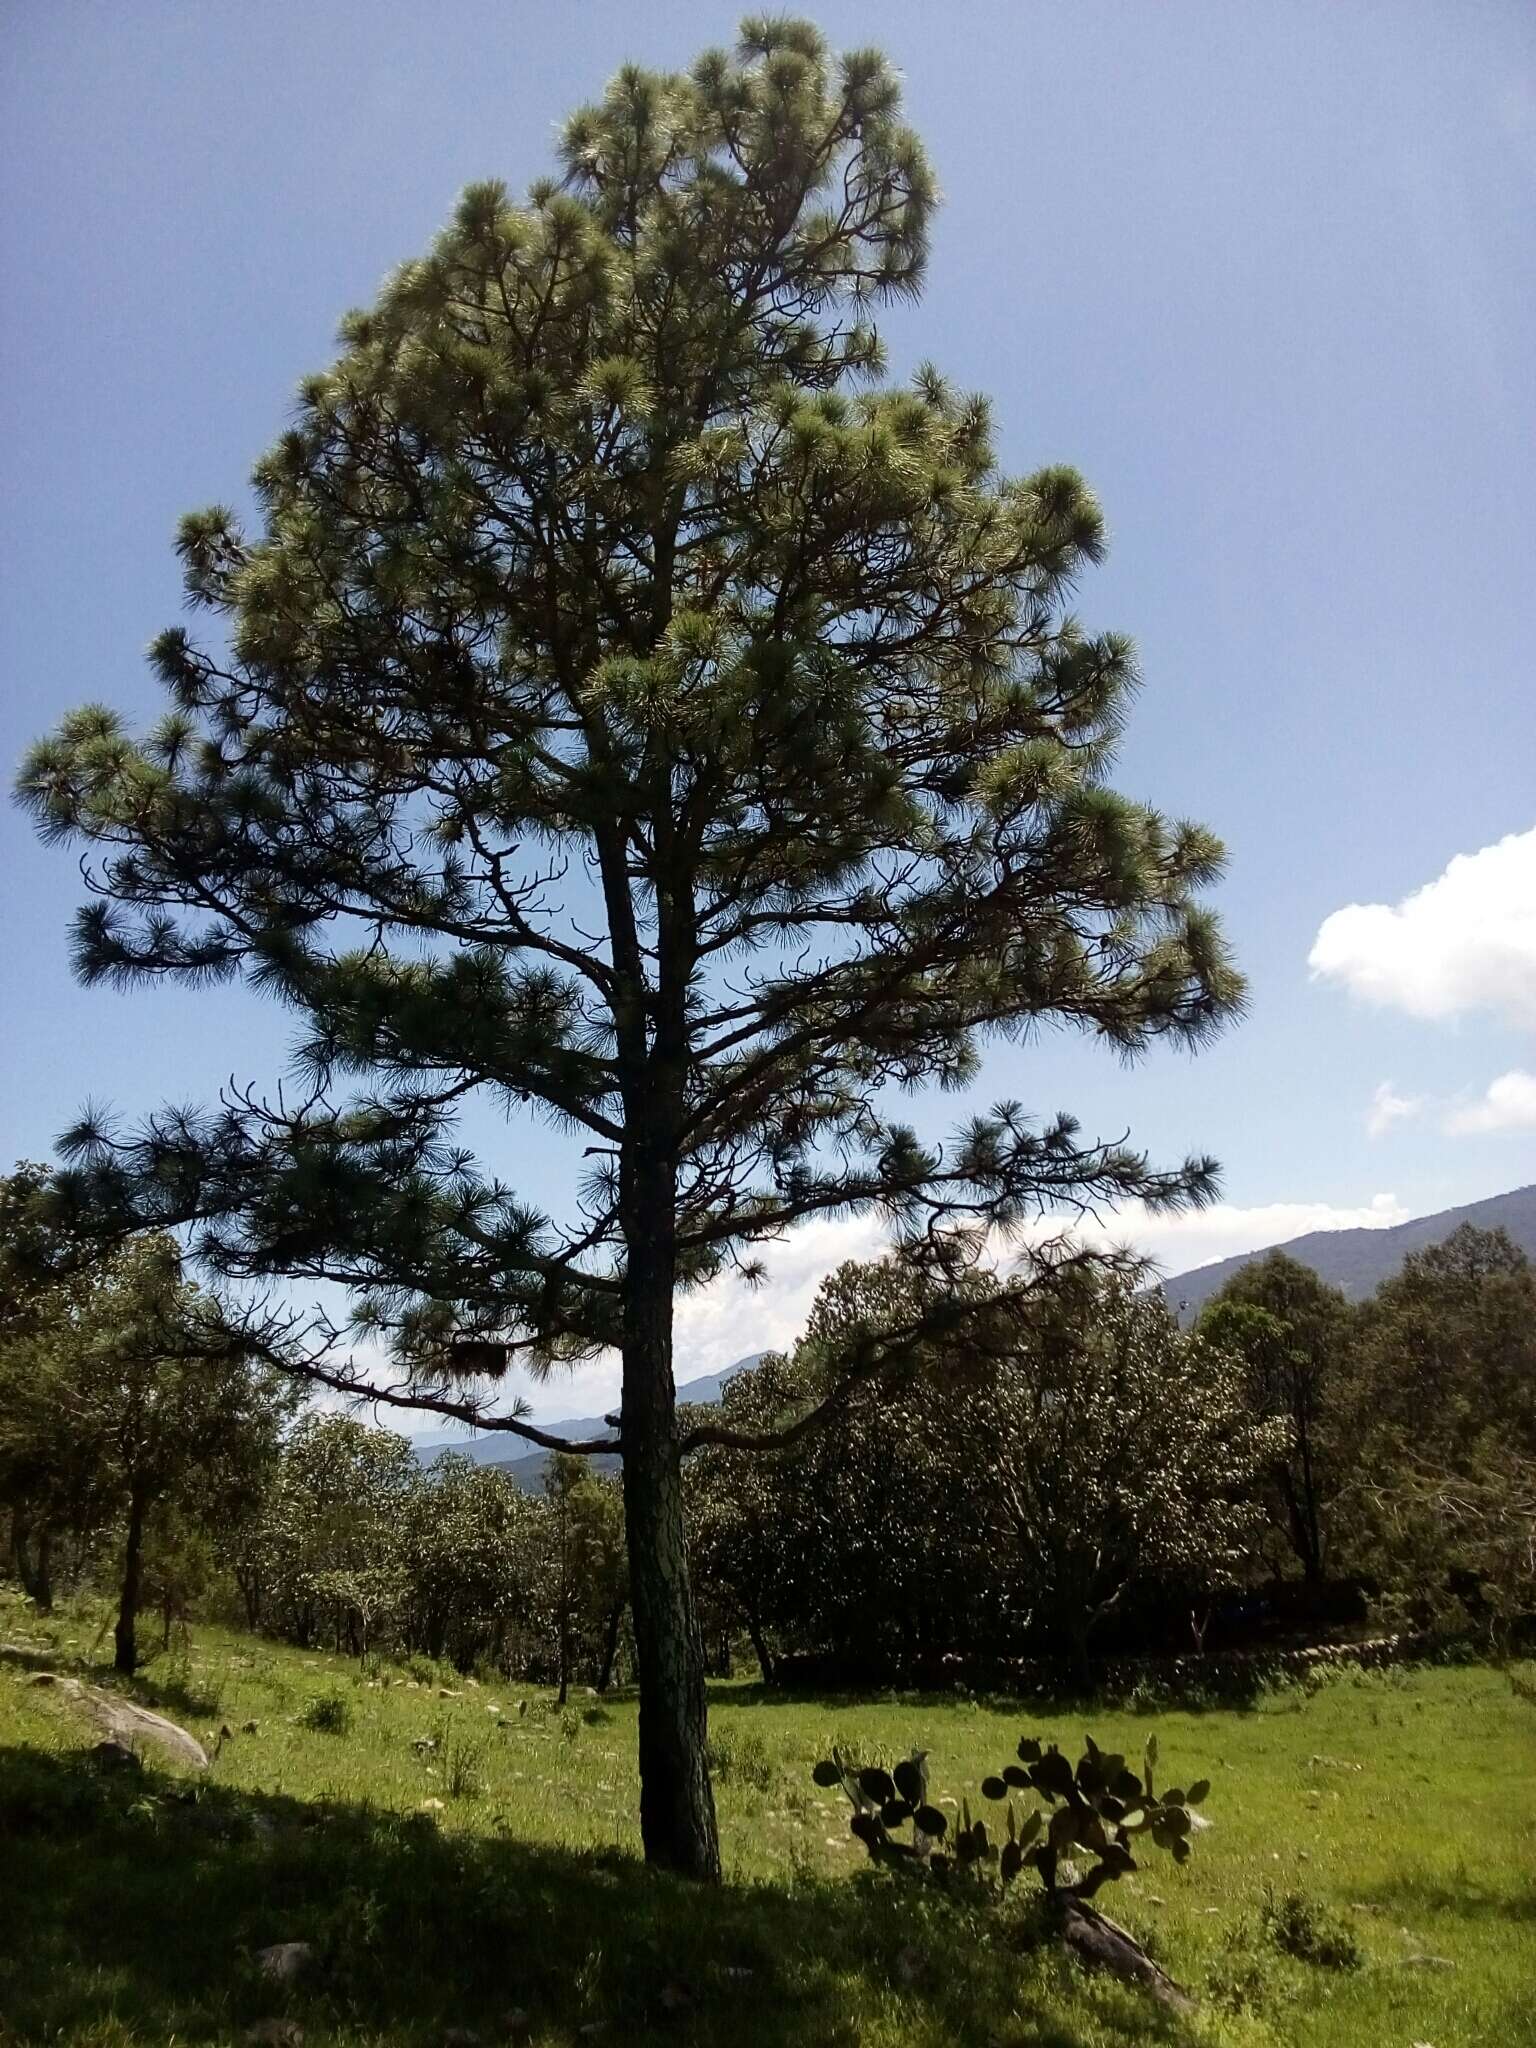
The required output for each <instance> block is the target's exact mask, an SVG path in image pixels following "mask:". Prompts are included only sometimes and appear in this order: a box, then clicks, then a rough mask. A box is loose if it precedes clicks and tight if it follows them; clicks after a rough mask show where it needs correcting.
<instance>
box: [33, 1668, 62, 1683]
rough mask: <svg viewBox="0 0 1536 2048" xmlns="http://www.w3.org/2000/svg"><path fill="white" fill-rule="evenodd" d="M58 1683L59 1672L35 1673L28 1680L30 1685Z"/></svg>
mask: <svg viewBox="0 0 1536 2048" xmlns="http://www.w3.org/2000/svg"><path fill="white" fill-rule="evenodd" d="M58 1682H59V1674H58V1673H57V1671H34V1672H33V1674H32V1676H31V1677H30V1678H29V1679H28V1680H27V1683H28V1685H57V1684H58Z"/></svg>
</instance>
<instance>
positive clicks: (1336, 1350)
mask: <svg viewBox="0 0 1536 2048" xmlns="http://www.w3.org/2000/svg"><path fill="white" fill-rule="evenodd" d="M1197 1327H1198V1329H1199V1330H1200V1333H1201V1335H1202V1336H1204V1337H1205V1338H1206V1339H1207V1341H1208V1342H1209V1343H1211V1344H1213V1345H1215V1346H1216V1347H1217V1348H1218V1349H1219V1350H1223V1351H1227V1352H1230V1353H1231V1354H1232V1355H1233V1356H1234V1357H1236V1358H1238V1359H1240V1360H1241V1361H1242V1364H1243V1367H1244V1371H1245V1374H1246V1378H1247V1390H1248V1399H1249V1402H1250V1403H1251V1405H1252V1407H1253V1409H1254V1411H1255V1412H1256V1413H1257V1414H1259V1415H1261V1416H1278V1417H1281V1418H1283V1419H1284V1420H1285V1421H1286V1422H1287V1423H1289V1425H1290V1434H1289V1437H1288V1439H1287V1440H1286V1441H1285V1442H1284V1444H1283V1447H1282V1448H1281V1449H1280V1451H1279V1453H1278V1454H1277V1456H1276V1458H1275V1461H1274V1464H1273V1466H1272V1468H1271V1475H1270V1476H1271V1483H1272V1486H1273V1489H1274V1496H1275V1501H1276V1504H1277V1516H1276V1519H1277V1521H1278V1522H1279V1525H1280V1526H1281V1527H1282V1528H1283V1529H1284V1531H1285V1534H1286V1536H1287V1538H1288V1540H1289V1542H1290V1545H1291V1548H1292V1549H1293V1550H1294V1552H1295V1554H1296V1556H1297V1558H1298V1559H1299V1561H1300V1564H1301V1568H1302V1571H1303V1573H1304V1574H1305V1576H1306V1578H1307V1580H1308V1582H1309V1583H1311V1584H1313V1585H1316V1584H1318V1583H1320V1582H1321V1580H1322V1579H1323V1577H1324V1573H1325V1567H1326V1563H1327V1557H1328V1509H1329V1506H1330V1504H1331V1502H1332V1501H1333V1500H1334V1498H1335V1497H1336V1495H1337V1493H1338V1491H1339V1488H1340V1485H1341V1484H1342V1482H1343V1479H1344V1476H1345V1473H1346V1470H1347V1466H1348V1458H1347V1453H1346V1452H1345V1450H1344V1447H1343V1444H1342V1443H1341V1441H1340V1432H1339V1429H1338V1414H1339V1404H1340V1402H1341V1400H1342V1398H1343V1397H1344V1393H1345V1389H1346V1386H1347V1382H1348V1376H1349V1372H1350V1364H1349V1350H1350V1316H1349V1308H1348V1304H1347V1303H1346V1302H1345V1299H1344V1296H1343V1295H1342V1294H1341V1293H1340V1292H1339V1290H1338V1289H1337V1288H1335V1287H1329V1286H1328V1285H1327V1284H1326V1283H1325V1282H1324V1281H1322V1280H1320V1279H1319V1278H1318V1276H1317V1274H1316V1273H1314V1272H1313V1270H1312V1268H1311V1267H1310V1266H1304V1265H1302V1264H1301V1263H1300V1262H1299V1261H1298V1260H1296V1259H1293V1258H1291V1257H1290V1256H1289V1255H1288V1254H1287V1253H1285V1252H1280V1251H1274V1252H1268V1253H1266V1254H1265V1256H1264V1257H1263V1258H1262V1259H1254V1260H1252V1261H1250V1263H1249V1264H1248V1265H1246V1266H1244V1267H1242V1268H1241V1269H1240V1270H1239V1271H1238V1272H1236V1273H1234V1274H1233V1276H1232V1278H1231V1279H1230V1280H1229V1281H1228V1282H1227V1283H1226V1285H1225V1286H1224V1287H1223V1288H1222V1289H1221V1290H1220V1292H1219V1293H1217V1294H1215V1295H1213V1296H1212V1298H1211V1299H1210V1301H1208V1302H1207V1303H1206V1306H1205V1308H1204V1309H1203V1310H1202V1312H1201V1315H1200V1319H1199V1323H1198V1325H1197Z"/></svg>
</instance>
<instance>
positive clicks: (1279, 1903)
mask: <svg viewBox="0 0 1536 2048" xmlns="http://www.w3.org/2000/svg"><path fill="white" fill-rule="evenodd" d="M1259 1926H1260V1928H1261V1930H1262V1931H1263V1934H1264V1938H1265V1940H1266V1941H1268V1942H1269V1943H1270V1944H1271V1945H1272V1946H1273V1947H1275V1948H1277V1949H1279V1950H1280V1951H1281V1953H1282V1954H1283V1955H1288V1956H1294V1957H1295V1958H1296V1960H1297V1961H1298V1962H1299V1963H1315V1964H1316V1965H1317V1967H1318V1968H1319V1969H1320V1970H1358V1969H1359V1967H1360V1965H1361V1963H1362V1962H1363V1961H1364V1960H1365V1958H1364V1956H1363V1955H1362V1953H1361V1949H1360V1944H1359V1942H1358V1941H1356V1939H1355V1936H1354V1932H1353V1930H1352V1929H1351V1928H1350V1927H1349V1925H1348V1924H1347V1922H1345V1921H1344V1920H1341V1919H1340V1918H1339V1916H1338V1914H1337V1913H1334V1912H1330V1910H1329V1909H1328V1907H1327V1906H1325V1905H1324V1904H1323V1902H1322V1901H1321V1899H1313V1898H1309V1897H1308V1896H1307V1894H1306V1893H1305V1892H1285V1893H1283V1894H1282V1895H1281V1896H1280V1897H1279V1898H1276V1896H1275V1893H1274V1891H1273V1889H1272V1888H1271V1887H1266V1888H1265V1893H1264V1902H1263V1904H1262V1905H1261V1906H1260V1907H1259Z"/></svg>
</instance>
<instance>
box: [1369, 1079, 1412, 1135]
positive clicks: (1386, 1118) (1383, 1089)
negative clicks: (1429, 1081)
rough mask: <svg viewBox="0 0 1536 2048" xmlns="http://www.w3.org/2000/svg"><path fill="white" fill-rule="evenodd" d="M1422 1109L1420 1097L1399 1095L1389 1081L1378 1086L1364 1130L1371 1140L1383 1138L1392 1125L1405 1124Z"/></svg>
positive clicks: (1372, 1098)
mask: <svg viewBox="0 0 1536 2048" xmlns="http://www.w3.org/2000/svg"><path fill="white" fill-rule="evenodd" d="M1423 1107H1424V1098H1423V1096H1422V1095H1399V1094H1398V1092H1397V1090H1396V1089H1395V1088H1394V1087H1393V1085H1392V1083H1391V1082H1390V1081H1382V1082H1380V1083H1379V1084H1378V1086H1377V1089H1376V1093H1375V1094H1374V1095H1373V1096H1372V1097H1371V1106H1370V1109H1369V1110H1368V1112H1367V1113H1366V1119H1365V1128H1366V1130H1367V1132H1368V1133H1369V1134H1370V1136H1371V1137H1373V1138H1382V1137H1385V1136H1386V1134H1387V1132H1388V1131H1390V1130H1391V1128H1392V1126H1393V1125H1394V1124H1400V1123H1406V1122H1407V1120H1408V1119H1409V1118H1410V1117H1415V1116H1417V1115H1418V1114H1419V1111H1420V1110H1421V1109H1422V1108H1423Z"/></svg>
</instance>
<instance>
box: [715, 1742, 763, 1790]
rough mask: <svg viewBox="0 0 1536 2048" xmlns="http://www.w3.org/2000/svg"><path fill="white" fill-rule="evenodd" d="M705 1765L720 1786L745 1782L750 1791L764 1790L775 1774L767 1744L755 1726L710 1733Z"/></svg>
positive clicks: (743, 1783)
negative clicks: (740, 1731) (733, 1731)
mask: <svg viewBox="0 0 1536 2048" xmlns="http://www.w3.org/2000/svg"><path fill="white" fill-rule="evenodd" d="M709 1768H710V1770H711V1771H712V1772H713V1773H714V1775H715V1777H716V1778H718V1779H719V1781H720V1783H721V1784H722V1785H745V1786H748V1787H750V1788H751V1790H752V1791H754V1792H766V1791H767V1790H768V1789H769V1787H770V1786H771V1785H772V1784H773V1781H774V1776H775V1772H774V1768H773V1761H772V1759H771V1758H770V1756H769V1754H768V1747H767V1744H766V1743H765V1742H764V1741H763V1738H762V1736H761V1735H760V1734H759V1733H758V1732H757V1730H756V1729H755V1728H748V1729H746V1730H745V1731H744V1732H743V1733H740V1734H731V1733H727V1732H725V1731H721V1732H720V1733H719V1734H716V1735H712V1736H711V1737H710V1741H709Z"/></svg>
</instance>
